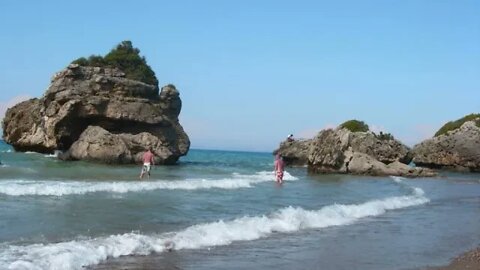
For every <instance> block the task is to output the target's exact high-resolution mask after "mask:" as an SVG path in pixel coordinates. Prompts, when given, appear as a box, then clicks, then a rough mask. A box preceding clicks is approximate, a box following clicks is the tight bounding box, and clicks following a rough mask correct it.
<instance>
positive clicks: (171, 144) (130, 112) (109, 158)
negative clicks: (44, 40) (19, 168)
mask: <svg viewBox="0 0 480 270" xmlns="http://www.w3.org/2000/svg"><path fill="white" fill-rule="evenodd" d="M181 107H182V103H181V100H180V97H179V92H178V91H177V90H176V89H175V87H174V86H173V85H168V86H165V87H163V88H162V89H161V92H160V94H159V91H158V86H155V85H149V84H145V83H142V82H139V81H134V80H129V79H126V78H125V74H124V73H123V72H122V71H120V70H118V69H115V68H100V67H83V66H78V65H75V64H71V65H69V66H68V67H67V68H66V69H64V70H62V71H61V72H59V73H57V74H55V76H54V77H53V78H52V82H51V84H50V86H49V88H48V89H47V91H46V93H45V94H44V96H43V97H42V98H40V99H32V100H29V101H25V102H22V103H20V104H18V105H16V106H14V107H13V108H10V109H9V110H8V111H7V113H6V115H5V118H4V121H3V132H4V134H3V135H4V139H5V141H6V142H7V143H9V144H11V145H12V146H13V147H14V148H15V149H16V150H18V151H37V152H44V153H52V152H53V151H54V150H57V149H59V150H63V151H66V153H65V154H64V155H63V157H64V158H69V159H87V160H92V161H99V162H106V163H133V162H135V161H136V160H138V158H139V155H140V153H141V152H143V151H144V150H145V148H147V147H152V148H153V151H154V153H155V154H156V156H157V158H158V162H159V163H164V164H172V163H174V162H176V161H177V160H178V158H179V157H180V156H182V155H185V154H186V153H187V152H188V149H189V147H190V141H189V138H188V136H187V134H186V133H185V132H184V131H183V128H182V126H181V125H180V123H179V121H178V115H179V113H180V110H181ZM106 148H108V149H106Z"/></svg>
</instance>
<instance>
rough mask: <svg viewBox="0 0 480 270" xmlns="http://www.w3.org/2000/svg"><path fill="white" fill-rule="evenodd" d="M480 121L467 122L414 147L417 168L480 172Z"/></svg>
mask: <svg viewBox="0 0 480 270" xmlns="http://www.w3.org/2000/svg"><path fill="white" fill-rule="evenodd" d="M479 123H480V119H477V120H475V121H467V122H465V123H464V124H463V125H461V127H460V128H458V129H455V130H452V131H449V132H447V133H446V134H443V135H439V136H436V137H433V138H431V139H428V140H425V141H423V142H421V143H420V144H417V145H415V146H414V148H413V150H412V154H413V162H414V163H415V164H416V165H417V166H422V167H429V168H443V169H453V170H460V171H472V172H479V171H480V127H479Z"/></svg>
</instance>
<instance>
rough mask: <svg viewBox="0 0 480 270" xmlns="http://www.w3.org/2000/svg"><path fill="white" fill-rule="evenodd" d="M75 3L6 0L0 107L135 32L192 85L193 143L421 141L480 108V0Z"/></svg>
mask: <svg viewBox="0 0 480 270" xmlns="http://www.w3.org/2000/svg"><path fill="white" fill-rule="evenodd" d="M66 2H67V1H21V0H20V1H14V0H3V1H0V25H1V27H0V58H1V61H0V114H1V113H2V111H3V110H4V109H5V107H7V106H10V105H11V104H12V103H14V102H16V101H18V100H21V99H23V98H25V97H40V96H41V95H42V94H43V93H44V91H45V90H46V89H47V87H48V85H49V82H50V78H51V76H52V75H53V74H54V73H55V72H57V71H59V70H61V69H62V68H64V67H65V66H66V65H67V64H68V63H69V62H71V61H72V60H73V59H76V58H78V57H81V56H89V55H91V54H102V55H104V54H106V53H107V52H108V51H109V50H110V49H111V48H113V47H114V46H115V45H116V44H117V43H119V42H120V41H122V40H131V41H132V42H133V44H134V46H136V47H138V48H139V49H140V50H141V54H142V55H145V56H146V58H147V61H148V63H149V64H150V65H151V67H152V68H153V69H154V71H155V73H156V75H157V77H158V79H159V81H160V86H162V85H165V84H168V83H173V84H175V85H176V86H177V88H178V89H179V90H180V94H181V98H182V101H183V109H182V112H181V114H180V122H181V124H182V125H183V126H184V128H185V130H186V132H187V133H188V134H189V136H190V139H191V142H192V148H205V149H230V150H253V151H271V150H273V149H274V148H275V147H277V146H278V143H279V142H280V141H281V140H283V139H285V137H286V136H287V135H288V134H290V133H293V134H294V135H295V136H296V137H311V136H313V135H314V134H315V133H317V132H318V131H319V130H321V129H322V128H324V127H331V126H335V125H338V124H340V123H342V122H344V121H345V120H349V119H352V118H356V119H360V120H364V121H365V122H367V123H368V124H369V125H370V126H372V127H373V128H374V129H375V130H377V129H382V130H384V131H386V132H391V133H392V134H394V135H395V136H396V137H398V138H399V139H401V140H402V141H403V142H404V143H406V144H408V145H413V144H415V143H418V142H420V140H422V139H424V138H426V137H428V136H431V135H432V134H433V133H434V132H435V131H436V130H437V129H438V128H439V127H440V126H441V125H442V124H443V123H445V122H446V121H450V120H455V119H457V118H460V117H462V116H464V115H465V114H469V113H472V112H477V113H478V112H480V16H478V11H479V10H480V2H479V1H462V0H460V1H453V0H452V1H441V0H436V1H422V0H414V1H408V0H406V1H400V0H398V1H393V0H383V1H354V0H352V1H122V2H121V1H70V2H71V3H66ZM0 117H2V115H0Z"/></svg>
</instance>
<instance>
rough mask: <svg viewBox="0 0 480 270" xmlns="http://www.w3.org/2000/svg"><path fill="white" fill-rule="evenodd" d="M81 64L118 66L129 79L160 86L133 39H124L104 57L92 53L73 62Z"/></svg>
mask: <svg viewBox="0 0 480 270" xmlns="http://www.w3.org/2000/svg"><path fill="white" fill-rule="evenodd" d="M72 63H73V64H79V65H81V66H94V67H107V66H108V67H116V68H118V69H120V70H122V71H123V72H125V75H126V77H127V78H128V79H131V80H137V81H141V82H144V83H148V84H152V85H156V86H158V80H157V77H155V72H153V70H152V68H151V67H150V66H149V65H148V64H147V60H146V59H145V57H144V56H140V50H139V49H138V48H135V47H133V45H132V42H131V41H128V40H126V41H122V42H121V43H120V44H118V45H117V46H116V47H115V48H113V49H112V50H111V51H110V52H109V53H108V54H107V55H105V56H104V57H102V56H100V55H91V56H90V57H88V58H85V57H81V58H78V59H77V60H74V61H73V62H72Z"/></svg>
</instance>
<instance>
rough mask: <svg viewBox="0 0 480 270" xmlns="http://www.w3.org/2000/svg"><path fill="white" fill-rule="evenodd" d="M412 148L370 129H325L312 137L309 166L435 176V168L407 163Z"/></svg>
mask: <svg viewBox="0 0 480 270" xmlns="http://www.w3.org/2000/svg"><path fill="white" fill-rule="evenodd" d="M410 161H411V157H410V155H409V149H408V147H406V146H405V145H403V144H402V143H400V142H399V141H397V140H395V139H393V138H391V137H386V138H383V137H380V136H376V135H375V134H373V133H371V132H351V131H349V130H348V129H346V128H342V127H339V128H337V129H335V130H333V129H327V130H322V131H321V132H320V133H318V135H317V136H316V138H315V139H313V141H312V143H311V145H310V149H309V155H308V169H309V171H310V172H313V173H351V174H365V175H396V176H406V177H415V176H432V175H434V172H432V171H430V170H426V169H422V168H414V167H410V166H408V165H406V164H405V163H409V162H410Z"/></svg>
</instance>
